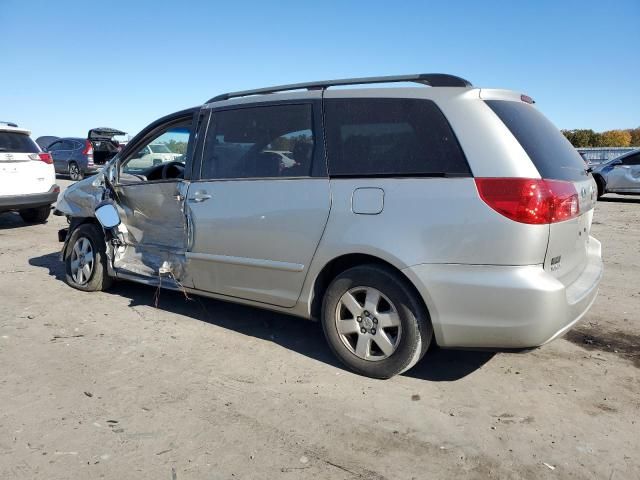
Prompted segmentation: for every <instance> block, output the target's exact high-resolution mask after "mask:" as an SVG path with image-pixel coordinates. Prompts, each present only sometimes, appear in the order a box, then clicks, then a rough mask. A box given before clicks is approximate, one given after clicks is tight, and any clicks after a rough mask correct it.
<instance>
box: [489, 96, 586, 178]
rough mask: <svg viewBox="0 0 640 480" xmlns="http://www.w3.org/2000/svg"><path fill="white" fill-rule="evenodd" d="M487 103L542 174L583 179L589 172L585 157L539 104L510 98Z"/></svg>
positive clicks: (543, 176) (552, 176)
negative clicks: (548, 117)
mask: <svg viewBox="0 0 640 480" xmlns="http://www.w3.org/2000/svg"><path fill="white" fill-rule="evenodd" d="M486 103H487V105H489V107H490V108H491V110H493V111H494V112H495V114H496V115H498V117H500V120H502V122H503V123H504V124H505V125H506V126H507V128H508V129H509V130H510V131H511V133H512V134H513V136H514V137H516V140H518V142H520V145H522V148H523V149H524V151H525V152H527V155H528V156H529V158H530V159H531V161H532V162H533V164H534V165H535V166H536V168H537V169H538V173H540V176H541V177H542V178H547V179H551V180H566V181H576V180H584V177H585V175H587V172H586V167H585V164H584V160H582V157H580V154H579V153H578V152H577V150H576V149H575V148H573V146H572V145H571V143H569V141H568V140H567V139H566V138H565V137H564V135H562V133H560V130H558V129H557V128H556V127H555V126H554V125H553V123H551V122H550V121H549V120H548V119H547V118H546V117H545V116H544V115H543V114H542V113H540V112H539V111H538V110H537V109H536V108H534V107H532V106H531V105H529V104H526V103H521V102H513V101H509V100H486Z"/></svg>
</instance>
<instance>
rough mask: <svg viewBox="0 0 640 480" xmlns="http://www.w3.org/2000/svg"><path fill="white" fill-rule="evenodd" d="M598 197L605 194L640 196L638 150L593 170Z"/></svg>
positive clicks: (639, 158) (639, 153)
mask: <svg viewBox="0 0 640 480" xmlns="http://www.w3.org/2000/svg"><path fill="white" fill-rule="evenodd" d="M593 178H594V179H595V181H596V183H597V185H598V197H601V196H602V195H604V194H605V193H619V194H622V195H638V194H640V149H638V150H634V151H633V152H629V153H626V154H624V155H621V156H619V157H617V158H614V159H613V160H609V161H608V162H605V163H602V164H600V165H598V166H597V167H595V168H594V169H593Z"/></svg>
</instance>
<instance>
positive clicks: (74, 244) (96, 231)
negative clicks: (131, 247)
mask: <svg viewBox="0 0 640 480" xmlns="http://www.w3.org/2000/svg"><path fill="white" fill-rule="evenodd" d="M106 249H107V246H106V244H105V240H104V232H103V231H102V228H100V227H98V226H97V225H95V224H93V223H85V224H83V225H80V226H79V227H78V228H76V229H75V230H74V231H73V232H71V237H70V238H69V244H68V246H67V249H66V251H65V258H64V264H65V281H66V282H67V284H68V285H70V286H72V287H73V288H77V289H78V290H82V291H83V292H95V291H104V290H107V289H108V288H109V287H110V286H111V285H112V284H113V279H112V278H111V277H110V276H109V274H108V273H107V254H106Z"/></svg>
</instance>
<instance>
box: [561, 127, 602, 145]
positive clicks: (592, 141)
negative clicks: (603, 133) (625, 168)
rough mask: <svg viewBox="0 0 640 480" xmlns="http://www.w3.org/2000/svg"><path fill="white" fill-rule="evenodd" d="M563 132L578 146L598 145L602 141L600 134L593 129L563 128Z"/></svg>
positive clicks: (572, 143)
mask: <svg viewBox="0 0 640 480" xmlns="http://www.w3.org/2000/svg"><path fill="white" fill-rule="evenodd" d="M562 133H563V134H564V136H565V137H567V140H569V141H570V142H571V145H573V146H574V147H576V148H580V147H598V146H599V143H600V134H599V133H596V132H594V131H593V130H591V129H575V130H562Z"/></svg>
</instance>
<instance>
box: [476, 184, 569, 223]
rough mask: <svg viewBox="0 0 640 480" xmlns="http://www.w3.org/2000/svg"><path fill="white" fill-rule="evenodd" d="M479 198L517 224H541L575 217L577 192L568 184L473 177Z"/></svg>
mask: <svg viewBox="0 0 640 480" xmlns="http://www.w3.org/2000/svg"><path fill="white" fill-rule="evenodd" d="M475 180H476V186H477V188H478V193H479V194H480V198H482V200H483V201H484V202H485V203H486V204H487V205H489V206H490V207H491V208H493V209H494V210H495V211H496V212H498V213H500V214H502V215H504V216H505V217H507V218H510V219H511V220H514V221H516V222H520V223H529V224H545V223H555V222H562V221H563V220H569V219H570V218H574V217H577V216H578V214H579V213H580V212H579V208H578V192H577V191H576V188H575V187H574V186H573V184H572V183H571V182H563V181H560V180H543V179H539V178H476V179H475Z"/></svg>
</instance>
